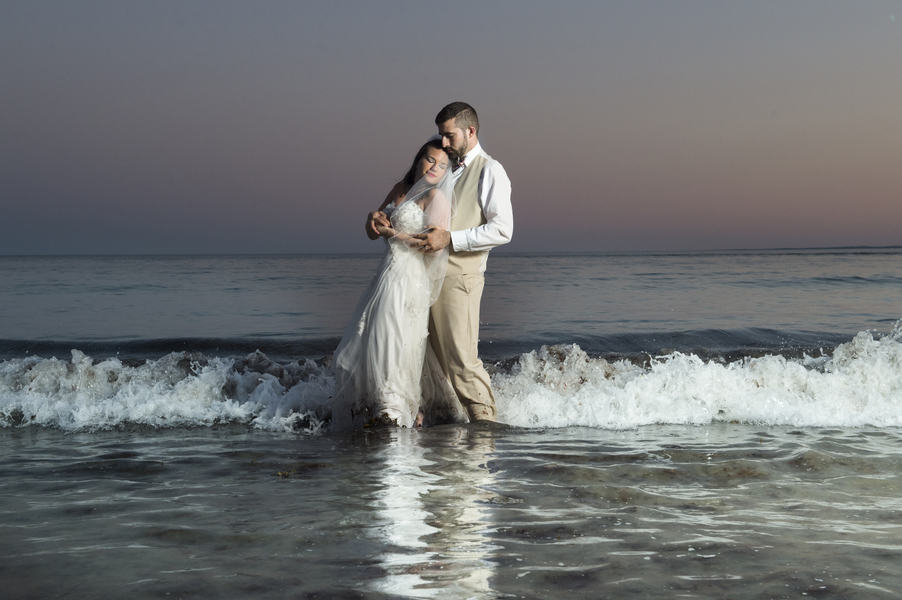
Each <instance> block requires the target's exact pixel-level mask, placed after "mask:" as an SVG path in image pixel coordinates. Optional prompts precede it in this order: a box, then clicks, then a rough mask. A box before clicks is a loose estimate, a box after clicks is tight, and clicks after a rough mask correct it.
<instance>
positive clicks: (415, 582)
mask: <svg viewBox="0 0 902 600" xmlns="http://www.w3.org/2000/svg"><path fill="white" fill-rule="evenodd" d="M424 442H425V443H424ZM493 450H494V443H493V436H492V434H491V432H489V431H479V430H476V429H475V428H470V427H441V428H436V429H433V430H427V431H423V432H418V431H413V430H408V429H393V430H391V431H390V433H389V434H388V435H387V437H386V438H385V444H384V446H382V447H381V448H380V451H379V459H380V460H379V461H378V462H377V464H378V465H379V467H378V472H377V473H376V477H377V478H378V479H379V482H380V486H379V491H378V492H377V493H376V494H375V495H374V501H373V503H372V508H373V509H374V511H375V515H374V516H375V519H374V520H375V522H376V523H377V526H376V527H375V528H374V529H373V530H372V531H373V533H374V535H376V536H378V538H379V541H380V542H382V543H384V544H385V545H386V550H385V552H383V553H382V554H381V555H380V556H379V560H380V562H381V564H382V568H383V570H384V573H385V575H384V577H383V578H381V579H379V580H376V581H372V582H370V583H369V587H370V588H371V589H373V590H376V591H379V592H383V593H387V594H392V595H397V596H407V597H413V598H435V597H469V596H474V595H477V596H478V595H481V594H483V593H486V592H488V591H489V590H490V587H489V578H490V577H491V576H492V574H493V572H494V571H493V569H494V565H493V563H492V562H490V561H489V560H487V559H488V556H489V554H490V553H491V552H492V551H493V550H494V546H493V545H492V544H491V543H490V542H489V539H488V537H487V535H486V533H487V523H489V522H490V515H489V514H488V513H489V511H490V508H489V503H488V502H487V499H488V498H490V497H492V496H493V494H492V493H491V492H490V491H488V490H487V489H486V487H487V486H490V485H492V483H493V476H492V474H491V473H489V470H488V468H487V466H486V462H487V460H488V456H489V454H490V453H491V452H493Z"/></svg>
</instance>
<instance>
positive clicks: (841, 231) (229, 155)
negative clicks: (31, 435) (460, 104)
mask: <svg viewBox="0 0 902 600" xmlns="http://www.w3.org/2000/svg"><path fill="white" fill-rule="evenodd" d="M452 7H453V8H452ZM454 13H456V14H458V15H461V16H455V15H454ZM463 15H466V16H463ZM456 100H463V101H466V102H469V103H470V104H472V105H473V106H474V107H475V108H476V110H477V111H478V112H479V116H480V121H481V126H482V128H481V131H480V140H481V142H482V144H483V146H484V148H485V149H486V151H487V152H488V153H489V154H491V155H492V156H493V157H494V158H496V159H498V160H499V161H500V162H501V163H502V164H503V165H504V167H505V169H506V170H507V172H508V175H509V176H510V178H511V182H512V187H513V195H512V202H513V206H514V221H515V227H514V240H513V242H512V243H511V244H510V245H509V246H508V247H507V249H508V250H511V251H520V252H547V251H632V250H638V251H684V250H688V251H691V250H713V249H731V248H743V249H746V248H775V247H780V248H785V247H833V246H890V245H902V226H900V225H902V201H900V196H902V194H900V191H902V168H900V164H902V114H900V101H902V3H900V2H898V1H896V2H888V1H863V2H839V1H833V0H808V1H803V0H800V1H796V2H721V1H714V0H704V1H702V0H696V1H694V0H685V1H679V2H658V1H647V0H631V1H629V2H625V1H624V2H597V1H591V2H577V1H573V2H569V1H568V2H564V3H560V4H554V5H552V4H550V3H546V2H538V1H533V0H518V1H498V2H471V1H469V0H462V1H459V2H455V3H453V4H448V5H443V4H435V3H429V4H426V3H419V2H407V1H400V0H394V1H389V0H386V1H382V2H372V1H343V0H337V1H334V2H325V1H324V2H275V1H266V2H253V3H252V2H229V1H225V0H218V1H215V2H208V1H200V0H198V1H194V2H176V1H168V0H161V1H157V2H120V1H89V0H85V1H80V2H44V1H39V0H29V1H8V0H0V215H2V218H0V254H13V255H15V254H145V253H153V254H155V253H298V252H301V253H303V252H328V253H333V252H366V251H378V250H379V245H378V244H375V243H373V242H370V241H369V240H368V239H366V237H365V235H364V230H363V223H364V219H365V216H366V214H367V212H369V211H370V210H373V209H375V208H376V207H378V205H379V204H380V203H381V201H382V199H383V198H384V197H385V195H386V193H387V192H388V191H389V190H390V189H391V187H392V185H393V184H394V182H396V181H397V180H398V179H400V177H401V176H402V175H403V174H404V172H405V171H406V170H407V168H408V167H409V164H410V161H411V159H412V157H413V154H414V153H415V152H416V150H417V148H418V147H419V145H420V144H421V143H422V142H424V141H425V140H426V139H427V138H429V137H430V136H431V135H433V134H434V133H435V125H434V118H435V115H436V113H437V112H438V111H439V109H441V108H442V106H444V105H445V104H447V103H448V102H451V101H456Z"/></svg>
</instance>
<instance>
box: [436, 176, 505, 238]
mask: <svg viewBox="0 0 902 600" xmlns="http://www.w3.org/2000/svg"><path fill="white" fill-rule="evenodd" d="M478 200H479V206H480V207H481V208H482V214H484V215H485V219H486V223H485V224H484V225H480V226H479V227H473V228H472V229H463V230H460V231H452V232H451V235H450V237H451V242H452V244H453V246H452V247H453V248H454V251H455V252H478V251H481V250H491V249H492V248H496V247H498V246H501V245H504V244H506V243H508V242H510V241H511V237H512V236H513V234H514V211H513V208H512V206H511V180H510V178H509V177H508V176H507V172H506V171H505V170H504V167H502V166H501V163H499V162H498V161H496V160H490V161H489V162H488V163H486V165H485V168H484V169H483V170H482V173H481V174H480V179H479V197H478Z"/></svg>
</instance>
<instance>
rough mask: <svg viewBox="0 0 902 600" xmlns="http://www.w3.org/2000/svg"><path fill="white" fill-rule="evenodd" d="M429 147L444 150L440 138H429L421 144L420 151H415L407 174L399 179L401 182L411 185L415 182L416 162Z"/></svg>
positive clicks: (424, 154)
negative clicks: (415, 153)
mask: <svg viewBox="0 0 902 600" xmlns="http://www.w3.org/2000/svg"><path fill="white" fill-rule="evenodd" d="M430 148H435V149H436V150H442V151H444V148H442V140H441V139H437V140H429V141H428V142H426V143H425V144H423V147H422V148H420V151H419V152H417V155H416V156H415V157H414V158H413V164H412V165H410V170H409V171H407V175H405V176H404V179H402V180H401V182H402V183H405V184H407V185H413V184H414V183H416V180H417V179H416V177H417V163H418V162H420V159H421V158H423V157H424V156H426V153H427V152H428V151H429V149H430Z"/></svg>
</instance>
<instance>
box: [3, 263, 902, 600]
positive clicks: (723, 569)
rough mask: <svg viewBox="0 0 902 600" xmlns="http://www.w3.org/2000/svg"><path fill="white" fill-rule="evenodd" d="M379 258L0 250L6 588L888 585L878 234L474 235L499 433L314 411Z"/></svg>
mask: <svg viewBox="0 0 902 600" xmlns="http://www.w3.org/2000/svg"><path fill="white" fill-rule="evenodd" d="M378 260H379V258H378V256H376V255H304V256H121V257H114V256H96V257H12V256H3V257H0V451H2V453H3V457H4V459H3V460H2V461H0V589H2V590H3V594H2V595H3V597H9V598H17V599H19V598H23V599H24V598H51V597H66V598H97V597H104V598H105V597H119V596H125V595H127V596H128V597H130V598H168V597H172V598H245V597H261V598H263V597H265V598H283V597H284V598H298V597H304V598H552V597H553V598H633V597H650V598H672V597H691V598H798V597H801V596H813V597H837V598H841V597H848V598H851V597H855V598H888V597H894V596H897V595H899V594H902V572H900V569H899V568H898V564H899V563H900V559H902V480H900V475H899V474H900V470H902V469H900V467H902V429H900V427H902V324H900V319H902V248H845V249H810V250H769V251H731V252H698V253H609V254H555V255H529V254H513V253H507V254H505V253H503V252H500V251H496V252H494V253H493V255H492V256H491V257H490V260H489V270H488V272H487V274H486V290H485V295H484V297H483V306H482V313H481V321H482V325H481V331H480V353H481V355H482V357H483V359H484V361H485V363H486V366H487V369H488V370H489V372H490V373H491V375H492V378H493V386H494V389H495V392H496V397H497V403H498V418H499V422H498V423H496V424H471V425H463V426H438V427H434V428H429V429H426V430H422V431H416V430H407V429H397V428H375V429H368V430H363V431H359V432H354V433H348V434H338V433H333V432H331V431H330V429H329V417H330V414H329V410H330V405H329V398H330V394H331V389H332V385H333V379H332V373H331V369H330V357H331V352H332V351H333V350H334V348H335V347H336V346H337V344H338V341H339V338H340V336H341V333H342V331H343V329H344V327H345V325H346V321H347V319H348V318H349V317H350V315H351V312H352V310H353V308H354V305H355V304H356V302H357V299H358V297H359V295H360V294H361V293H362V292H363V290H364V288H365V287H366V284H367V282H368V281H369V279H370V278H371V277H372V274H373V270H374V269H375V267H376V265H377V264H378Z"/></svg>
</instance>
